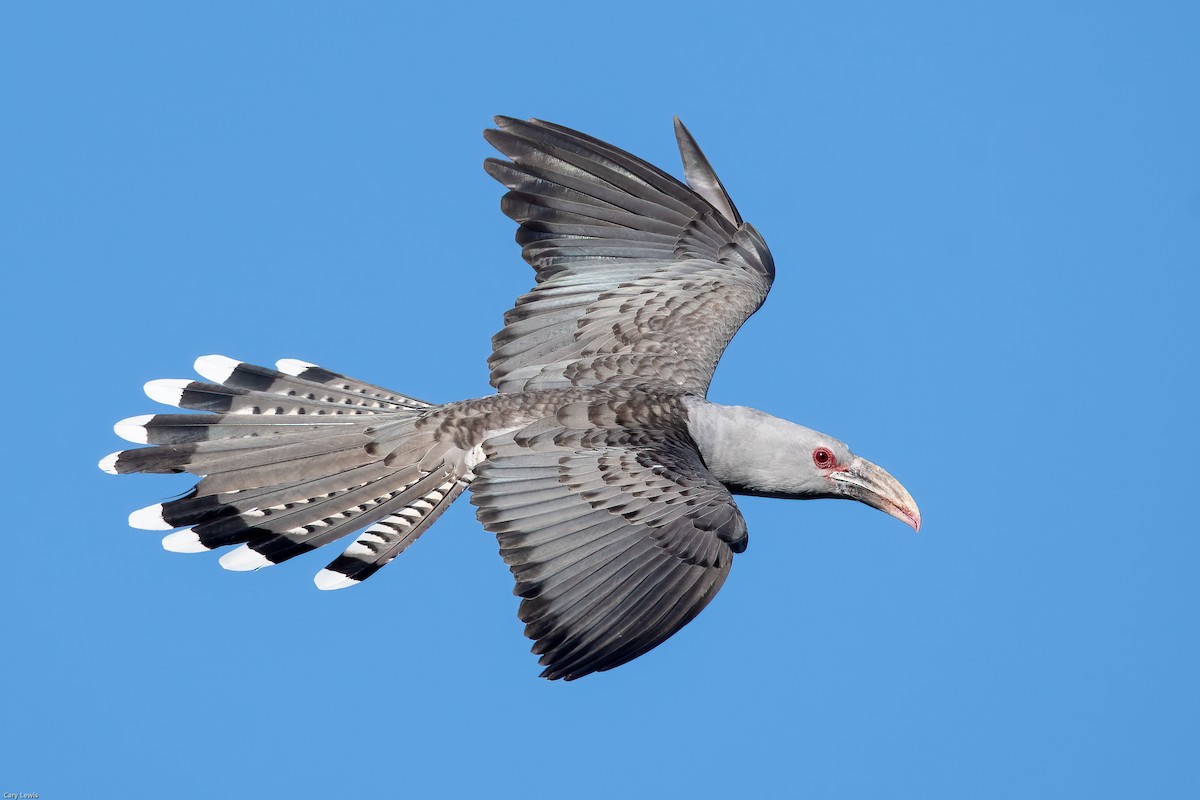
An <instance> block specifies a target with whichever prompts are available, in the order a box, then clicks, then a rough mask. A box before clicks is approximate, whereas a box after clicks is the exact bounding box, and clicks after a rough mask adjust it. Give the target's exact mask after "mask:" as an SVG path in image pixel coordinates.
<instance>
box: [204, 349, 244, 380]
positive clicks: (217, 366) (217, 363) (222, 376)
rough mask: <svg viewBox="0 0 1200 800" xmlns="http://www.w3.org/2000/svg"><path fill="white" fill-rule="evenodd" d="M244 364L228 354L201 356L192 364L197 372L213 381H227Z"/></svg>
mask: <svg viewBox="0 0 1200 800" xmlns="http://www.w3.org/2000/svg"><path fill="white" fill-rule="evenodd" d="M241 365H242V362H240V361H236V360H234V359H232V358H229V357H228V356H216V355H214V356H200V357H199V358H197V359H196V363H195V364H193V365H192V367H193V369H195V370H196V372H197V373H199V374H200V375H202V376H203V377H204V378H205V379H207V380H209V381H212V382H213V383H225V381H227V380H228V379H229V376H230V375H232V374H233V372H234V370H236V369H237V368H238V367H240V366H241Z"/></svg>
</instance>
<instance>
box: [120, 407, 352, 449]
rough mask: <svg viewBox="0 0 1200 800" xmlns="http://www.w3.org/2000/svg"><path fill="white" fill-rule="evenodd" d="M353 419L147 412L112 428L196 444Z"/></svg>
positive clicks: (147, 440) (126, 434)
mask: <svg viewBox="0 0 1200 800" xmlns="http://www.w3.org/2000/svg"><path fill="white" fill-rule="evenodd" d="M356 422H357V420H354V419H345V418H340V419H339V418H334V417H327V418H324V419H317V418H314V417H311V416H310V417H308V418H306V419H304V420H291V421H288V422H284V421H282V420H276V419H275V418H274V416H271V417H269V418H268V419H260V418H259V417H258V416H256V415H252V414H145V415H143V416H139V417H130V418H128V419H123V420H121V421H120V422H118V423H117V424H116V425H114V426H113V430H114V431H116V433H117V435H118V436H120V437H121V438H122V439H124V440H125V441H127V442H134V443H135V444H196V443H199V442H212V441H219V440H222V439H240V438H247V437H265V436H287V435H291V434H304V435H309V434H311V433H313V432H316V431H322V430H332V429H335V428H338V427H341V428H343V429H344V428H345V427H346V426H349V425H353V424H355V423H356Z"/></svg>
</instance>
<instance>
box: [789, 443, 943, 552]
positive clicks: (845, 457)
mask: <svg viewBox="0 0 1200 800" xmlns="http://www.w3.org/2000/svg"><path fill="white" fill-rule="evenodd" d="M813 433H817V432H816V431H813ZM822 440H823V441H822ZM813 445H814V446H813V448H812V450H811V453H810V456H811V460H812V468H811V473H812V480H811V481H810V485H815V486H817V487H820V490H824V491H827V492H828V496H830V497H841V498H845V499H847V500H857V501H858V502H860V503H866V504H867V505H869V506H871V507H872V508H877V509H879V510H880V511H882V512H883V513H885V514H890V515H891V516H893V517H895V518H896V519H898V520H900V521H901V522H903V523H905V524H906V525H909V526H911V527H912V529H913V530H914V531H919V530H921V511H920V509H918V508H917V502H916V501H915V500H913V498H912V495H911V494H909V493H908V490H907V489H905V488H904V486H902V485H901V484H900V481H898V480H896V479H895V478H893V477H892V476H891V474H890V473H889V472H888V471H887V470H885V469H883V468H882V467H879V466H877V465H875V464H873V463H871V462H870V461H867V460H866V459H865V458H863V457H862V456H856V455H854V453H852V452H850V448H848V447H846V445H845V444H843V443H842V442H839V441H838V440H837V439H834V438H832V437H829V436H825V435H824V434H819V433H818V434H817V436H816V441H814V442H813Z"/></svg>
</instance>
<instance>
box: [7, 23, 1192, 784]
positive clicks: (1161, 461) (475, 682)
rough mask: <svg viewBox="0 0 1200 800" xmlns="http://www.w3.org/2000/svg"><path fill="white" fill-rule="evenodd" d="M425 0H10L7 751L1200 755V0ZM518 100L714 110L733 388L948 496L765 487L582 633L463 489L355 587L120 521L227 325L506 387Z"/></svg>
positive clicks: (523, 769)
mask: <svg viewBox="0 0 1200 800" xmlns="http://www.w3.org/2000/svg"><path fill="white" fill-rule="evenodd" d="M411 5H412V4H404V5H402V4H399V3H397V4H370V3H360V4H353V6H352V7H350V8H339V9H338V10H330V9H324V8H321V7H319V6H318V5H316V4H310V5H305V4H294V3H289V4H277V5H271V4H254V5H252V6H251V5H248V4H222V3H209V4H203V6H202V7H190V8H185V7H182V6H180V5H176V4H136V3H129V4H122V5H119V6H117V7H115V8H106V9H101V8H100V6H99V4H79V5H70V4H56V5H50V4H40V5H39V6H38V7H37V8H36V9H32V7H31V8H25V9H21V10H14V8H12V7H9V8H7V9H6V10H5V11H4V12H0V17H2V19H0V74H2V75H4V78H3V82H2V83H0V93H2V97H3V105H4V107H5V109H6V113H5V117H6V121H5V122H4V123H3V126H2V127H0V144H2V145H3V152H4V154H5V157H4V162H5V166H4V168H3V189H2V190H0V213H2V214H3V219H4V225H3V226H2V228H0V259H2V263H3V264H4V265H5V275H6V277H5V284H6V289H5V291H4V292H3V298H2V299H0V303H2V304H3V314H2V315H0V325H3V336H4V338H5V340H6V341H7V343H8V348H7V352H8V359H9V362H10V366H12V367H13V369H12V370H10V372H9V373H8V374H9V378H8V381H7V386H6V391H5V392H4V393H3V394H4V399H3V403H4V407H5V418H6V419H7V420H8V425H7V427H6V437H5V455H6V459H7V461H8V464H9V468H8V469H7V470H5V483H6V485H7V486H8V490H7V492H6V493H5V496H6V498H7V499H8V507H9V509H10V510H9V513H8V519H7V524H6V528H7V530H6V531H5V533H4V535H3V537H0V548H2V551H3V561H4V564H5V592H4V595H5V598H6V602H5V603H4V611H3V612H2V618H3V627H4V630H5V632H6V640H7V646H6V648H5V649H6V651H7V652H6V653H5V657H4V658H3V659H2V661H0V663H2V665H3V666H2V667H0V675H2V676H3V685H4V686H5V687H6V688H5V690H4V691H3V692H2V693H0V703H2V706H0V708H2V710H3V719H4V725H3V726H2V728H0V753H2V754H3V755H0V790H3V791H26V792H38V793H40V795H41V797H43V798H60V797H61V798H69V797H89V798H105V797H122V798H128V797H177V798H191V797H197V798H199V797H214V796H221V795H223V794H227V793H236V794H238V795H239V796H283V795H284V794H287V795H290V796H296V797H318V796H325V797H328V796H365V797H373V796H397V795H398V796H406V797H435V796H448V797H468V796H475V797H506V796H514V797H516V796H520V797H528V796H530V795H540V796H559V795H562V796H573V797H614V796H655V795H660V796H682V795H688V796H692V797H706V796H714V797H715V796H763V797H789V796H813V797H850V798H854V797H922V798H939V797H945V798H963V797H972V798H1009V797H1018V796H1019V797H1054V798H1061V797H1087V798H1097V797H1131V796H1139V797H1181V796H1186V795H1194V794H1195V793H1197V792H1198V791H1200V776H1198V774H1197V766H1196V761H1195V754H1196V750H1197V745H1198V743H1200V683H1198V682H1197V679H1196V678H1197V675H1198V674H1200V638H1198V628H1197V624H1196V612H1197V607H1198V606H1197V604H1198V601H1200V589H1198V588H1197V580H1196V577H1195V573H1196V565H1197V563H1198V560H1200V536H1198V534H1197V523H1196V520H1195V515H1194V506H1195V499H1196V497H1197V489H1196V482H1197V479H1198V477H1200V474H1198V472H1200V471H1198V470H1197V466H1196V465H1197V463H1198V461H1197V455H1198V444H1200V435H1198V431H1197V423H1196V413H1195V411H1196V409H1195V406H1196V397H1197V386H1196V361H1197V345H1198V343H1200V335H1198V334H1200V330H1198V327H1200V325H1198V322H1197V316H1198V315H1197V312H1196V297H1197V289H1198V288H1200V287H1198V281H1197V270H1198V268H1200V146H1198V144H1200V105H1198V104H1197V102H1196V77H1197V75H1200V48H1197V47H1196V42H1197V41H1198V40H1200V11H1197V10H1196V9H1197V7H1196V6H1194V5H1192V4H1188V3H1180V2H1175V3H1153V2H1151V3H1139V4H1137V5H1136V7H1135V5H1134V4H1117V3H1058V2H1053V3H1003V4H1001V3H950V2H945V3H904V4H899V3H897V4H892V3H853V2H851V3H839V4H813V3H797V4H787V5H784V4H779V5H775V4H760V3H754V2H744V3H738V4H736V7H735V8H732V9H731V8H730V7H729V6H728V5H727V4H717V3H699V2H697V3H688V4H686V5H684V4H679V3H663V4H655V3H644V2H643V3H630V4H608V5H605V6H603V7H594V6H592V5H591V4H586V5H584V4H581V5H580V6H579V7H578V8H575V7H574V6H572V5H571V4H558V5H553V6H551V5H545V4H526V5H524V6H508V7H505V6H504V5H502V4H470V3H468V4H461V5H458V6H456V7H455V8H453V9H443V10H432V9H433V5H434V4H425V5H419V6H412V7H411V8H410V7H409V6H411ZM418 8H420V9H423V10H418ZM497 113H500V114H507V115H513V116H537V117H541V118H546V119H550V120H554V121H558V122H562V123H564V124H568V125H571V126H573V127H577V128H581V129H583V130H586V131H588V132H589V133H592V134H593V135H596V136H599V137H601V138H604V139H607V140H609V141H612V142H613V143H615V144H617V145H619V146H622V147H625V148H627V149H629V150H631V151H633V152H634V153H636V154H638V155H640V156H642V157H644V158H647V159H649V160H651V161H653V162H654V163H656V164H659V165H662V166H663V167H664V168H666V169H668V170H669V171H672V172H674V173H676V174H678V171H679V170H678V159H677V155H676V153H675V151H674V142H673V138H672V134H671V115H672V114H678V115H680V116H681V117H682V118H683V119H684V121H685V122H686V123H687V124H688V126H689V127H690V128H691V130H692V132H693V133H694V134H695V136H696V137H697V139H698V140H699V142H700V144H701V146H702V147H703V148H704V149H705V151H706V153H707V154H708V156H709V158H710V159H711V161H712V162H713V164H714V165H715V167H716V168H717V171H718V173H719V174H720V176H721V178H722V180H723V181H724V183H725V185H726V187H727V188H728V189H729V191H730V193H731V194H732V196H733V198H734V200H735V201H736V203H737V204H738V206H739V208H740V210H741V211H742V213H743V215H744V216H745V217H746V218H747V219H749V220H751V221H752V222H753V223H754V224H755V225H756V226H757V227H758V228H759V230H760V231H762V233H763V234H764V236H765V237H766V239H767V241H768V242H769V244H770V246H771V249H772V252H773V253H774V256H775V260H776V264H777V267H778V278H777V281H776V283H775V288H774V291H773V293H772V296H771V298H770V300H769V301H768V303H767V305H766V306H765V307H764V308H763V310H762V311H761V312H760V313H759V314H758V315H757V316H755V317H754V318H753V319H752V320H751V321H750V323H748V324H747V326H746V327H745V328H744V329H743V331H742V332H741V333H740V334H739V336H738V338H737V339H736V340H735V341H734V343H733V345H732V346H731V347H730V349H729V350H728V351H727V353H726V358H725V360H724V361H723V363H722V365H721V367H720V368H719V370H718V372H717V377H716V380H715V383H714V385H713V389H712V392H711V394H710V398H711V399H713V400H715V401H718V402H726V403H737V404H745V405H753V406H756V407H759V408H762V409H764V410H766V411H769V412H772V413H775V414H778V415H780V416H785V417H788V418H791V419H794V420H796V421H798V422H801V423H803V424H806V425H809V426H811V427H814V428H817V429H820V430H823V431H826V432H828V433H830V434H833V435H835V436H837V437H839V438H841V439H843V440H845V441H847V442H848V443H849V444H850V445H851V446H852V447H854V448H855V449H856V450H857V451H858V452H859V453H861V454H862V455H864V456H866V457H867V458H870V459H872V460H873V461H876V462H877V463H879V464H881V465H883V466H884V467H886V468H887V469H888V470H890V471H891V472H892V473H893V474H895V475H896V476H897V477H899V478H900V479H901V480H902V481H903V482H904V483H905V485H906V486H907V487H908V488H909V489H910V490H911V492H912V493H913V495H914V496H915V497H916V498H917V500H918V502H919V503H920V505H921V510H922V513H923V515H924V519H925V525H924V528H923V529H922V531H921V533H920V535H919V536H914V535H913V534H912V533H911V531H909V530H908V529H907V528H905V527H904V526H903V525H901V524H899V523H897V522H896V521H895V520H893V519H890V518H889V517H886V516H884V515H883V514H879V513H878V512H874V511H872V510H870V509H868V508H866V507H862V506H858V505H855V504H850V503H834V502H831V501H821V502H808V503H798V502H790V503H789V502H784V501H778V500H766V499H753V498H748V499H745V500H744V501H742V502H741V503H740V505H741V508H742V510H743V513H744V514H745V516H746V519H747V521H748V524H749V527H750V532H751V543H750V548H749V550H748V551H747V552H746V553H745V554H744V555H742V556H739V557H738V559H737V562H736V565H735V567H734V569H733V573H732V575H731V577H730V580H729V581H728V582H727V584H726V586H725V588H724V589H723V590H722V592H721V594H720V595H719V596H718V598H717V599H716V600H715V601H714V602H713V604H712V605H711V606H710V607H709V608H708V609H707V610H706V611H705V612H704V613H703V614H702V615H701V616H700V617H699V618H698V619H697V620H696V621H695V622H693V623H692V624H691V625H690V626H688V627H687V628H686V629H685V630H684V631H683V632H682V633H680V634H679V635H677V636H676V637H675V638H673V639H672V640H671V641H669V642H668V643H667V644H665V645H664V646H662V647H660V648H659V649H658V650H656V651H654V652H653V653H651V654H649V655H647V656H645V657H643V658H641V659H639V660H638V661H636V662H634V663H632V664H629V665H627V666H625V667H622V668H620V669H618V670H616V671H614V672H610V673H606V674H602V675H597V676H593V677H590V678H587V679H584V680H581V681H577V682H575V683H572V684H562V683H549V682H546V681H542V680H539V679H538V678H537V677H536V675H537V672H538V669H537V667H536V664H535V658H534V657H533V656H531V655H530V654H529V653H528V646H529V643H528V642H527V641H526V640H525V639H524V638H523V637H522V635H521V624H520V623H519V622H518V621H517V619H516V607H517V599H516V598H514V597H512V596H511V582H510V576H509V574H508V571H507V569H506V568H505V566H504V565H503V563H502V562H501V561H500V559H499V558H498V557H497V555H496V552H495V551H496V546H495V541H494V539H493V538H492V537H491V536H490V535H489V534H487V533H486V532H484V531H483V529H482V528H481V527H480V526H479V525H478V524H477V523H476V522H475V520H474V518H473V514H472V510H473V509H472V508H471V507H470V506H469V505H468V504H466V503H460V504H459V505H457V506H456V507H455V508H454V509H452V511H451V512H450V513H449V514H447V515H446V516H445V517H444V518H443V520H442V521H440V522H439V523H438V524H437V526H436V527H435V528H434V529H433V531H431V532H430V533H429V534H428V535H427V536H426V537H425V538H423V539H422V540H421V542H420V544H419V545H417V546H415V547H414V548H413V549H412V550H410V551H409V552H408V553H406V554H405V555H404V556H403V558H401V559H399V560H398V561H396V562H394V563H393V564H391V565H389V566H388V567H387V569H385V570H384V571H382V572H381V573H380V574H379V575H378V576H376V577H375V578H373V579H371V580H370V581H368V582H366V583H364V584H363V585H362V586H360V587H357V588H356V589H353V590H349V591H345V592H334V593H323V592H318V591H316V589H315V588H314V587H313V585H312V583H311V580H310V579H311V575H312V574H313V573H314V572H315V571H316V570H318V569H319V568H320V567H322V566H324V564H325V563H326V562H327V561H328V560H329V557H328V556H329V554H326V553H320V554H313V555H312V556H311V557H308V558H301V559H297V560H296V561H294V562H291V563H289V564H287V565H284V566H281V567H278V568H275V569H271V570H265V571H262V572H259V573H256V574H251V575H245V574H234V573H228V572H225V571H223V570H221V569H220V568H219V567H218V566H217V563H216V557H215V556H182V555H176V554H172V553H165V552H163V551H162V549H161V548H160V546H159V544H158V537H157V536H156V535H155V534H153V533H147V532H141V531H134V530H131V529H129V528H127V527H126V525H125V519H126V515H127V514H128V512H129V511H131V510H133V509H135V508H139V507H141V506H144V505H147V504H150V503H153V502H156V501H158V500H161V499H164V498H166V497H169V496H170V495H172V494H174V493H176V492H179V491H182V490H183V489H184V488H185V486H186V483H185V482H184V481H182V480H173V479H172V477H166V476H131V477H127V478H120V479H118V478H113V477H111V476H108V475H104V474H102V473H101V472H99V471H98V470H97V469H96V468H95V462H96V460H97V459H98V458H99V457H100V456H102V455H104V454H106V453H108V452H110V451H112V450H115V449H117V448H118V447H120V444H121V443H120V440H118V439H117V438H116V436H114V435H113V433H112V431H111V425H112V423H113V422H114V421H116V420H118V419H120V418H123V417H126V416H131V415H135V414H144V413H151V412H153V411H154V410H155V409H156V406H155V405H154V404H153V403H152V402H151V401H150V400H148V399H146V398H145V397H144V396H143V395H142V394H141V385H142V383H144V382H145V381H147V380H149V379H152V378H160V377H186V376H188V375H190V374H191V372H190V367H191V363H192V360H193V359H194V358H195V357H196V356H199V355H203V354H207V353H224V354H227V355H230V356H233V357H236V358H239V359H243V360H247V361H253V362H258V363H268V364H269V363H272V362H273V361H274V360H275V359H277V358H282V357H293V358H302V359H306V360H309V361H314V362H317V363H320V364H322V365H324V366H327V367H330V368H332V369H336V370H339V371H342V372H345V373H347V374H350V375H354V376H356V377H361V378H363V379H368V380H372V381H375V382H377V383H380V384H383V385H386V386H390V387H393V388H395V389H397V390H400V391H404V392H408V393H411V394H413V395H415V396H418V397H422V398H427V399H430V400H435V401H442V400H454V399H459V398H463V397H468V396H475V395H479V394H483V393H486V392H487V391H488V386H487V380H486V379H487V371H486V367H485V361H486V358H487V355H488V351H489V338H490V336H491V335H492V333H494V332H495V330H496V329H497V328H498V326H499V324H500V315H501V314H502V313H503V311H504V310H505V309H506V308H508V307H509V304H510V303H511V301H512V299H513V298H514V297H515V296H516V295H517V294H519V293H520V292H522V291H524V290H525V289H527V288H528V287H529V285H530V281H531V272H530V271H529V269H528V267H526V266H525V265H524V263H523V262H522V261H521V260H520V258H519V255H518V251H517V248H516V246H515V245H514V244H513V243H512V241H511V240H512V234H513V226H512V224H511V222H510V221H509V220H507V219H506V218H504V217H503V216H502V215H501V214H500V212H499V211H498V209H497V206H498V201H499V197H500V194H501V190H500V188H499V187H498V186H497V185H496V184H494V182H493V181H492V180H491V179H490V178H488V177H487V176H486V175H485V174H484V172H483V170H482V169H481V168H480V164H481V162H482V160H483V159H484V158H485V157H487V156H488V155H490V151H489V148H488V146H487V144H486V143H485V142H484V141H483V139H482V137H481V136H480V132H481V130H482V129H483V128H484V127H486V126H487V125H488V124H489V121H490V117H491V115H492V114H497ZM431 365H432V366H431Z"/></svg>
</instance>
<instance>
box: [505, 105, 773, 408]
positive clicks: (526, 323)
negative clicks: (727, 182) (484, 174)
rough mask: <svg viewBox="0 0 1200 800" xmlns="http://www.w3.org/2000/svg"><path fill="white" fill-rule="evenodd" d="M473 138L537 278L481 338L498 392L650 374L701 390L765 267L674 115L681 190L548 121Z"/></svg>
mask: <svg viewBox="0 0 1200 800" xmlns="http://www.w3.org/2000/svg"><path fill="white" fill-rule="evenodd" d="M496 124H497V125H498V126H499V130H489V131H487V132H486V133H485V134H484V135H485V136H486V137H487V140H488V141H489V142H491V143H492V145H494V146H495V147H496V149H498V150H500V151H501V152H502V153H504V154H505V155H506V156H508V157H509V158H510V159H512V160H511V162H510V161H500V160H497V159H488V161H487V162H486V165H485V167H486V169H487V171H488V173H489V174H490V175H492V176H493V177H494V178H496V180H498V181H500V182H501V183H503V184H504V185H505V186H507V187H508V188H509V190H510V191H509V192H508V193H507V194H506V195H505V196H504V199H503V200H502V201H501V208H502V209H503V211H504V213H505V214H507V215H508V216H510V217H512V218H513V219H514V220H516V221H517V222H519V223H520V224H521V227H520V228H519V229H518V231H517V242H519V243H520V244H521V245H523V250H522V255H523V256H524V257H525V260H526V261H528V262H529V263H530V264H531V265H532V266H533V267H534V269H535V270H537V286H535V287H534V288H533V289H532V290H531V291H529V292H528V293H527V294H525V295H522V296H521V297H520V298H518V299H517V304H516V306H515V307H514V308H512V310H510V311H509V312H508V313H506V314H505V315H504V323H505V327H504V329H503V330H501V331H500V333H498V334H496V336H495V337H494V338H493V339H492V356H491V358H490V359H489V360H488V364H489V366H490V367H491V370H492V373H491V382H492V385H493V386H495V387H496V389H498V390H499V391H501V392H518V391H523V390H527V389H544V388H551V387H557V386H594V385H599V384H608V385H612V384H614V383H623V382H630V383H645V382H646V381H649V380H662V381H669V382H671V383H674V384H677V385H679V386H681V387H682V388H683V389H685V390H686V391H689V392H692V393H694V394H698V395H701V396H703V395H704V394H705V393H706V392H707V391H708V384H709V381H710V380H711V379H712V374H713V370H714V369H715V368H716V365H717V360H718V359H719V358H720V357H721V353H722V352H723V351H724V350H725V346H726V345H727V344H728V343H729V340H730V339H731V338H733V335H734V333H736V332H737V330H738V328H740V327H741V326H742V323H743V322H745V321H746V319H747V318H748V317H749V316H750V315H751V314H753V313H754V312H755V311H756V310H757V309H758V307H759V306H760V305H762V303H763V300H765V299H766V296H767V292H768V291H769V290H770V288H771V281H772V280H773V279H774V276H775V266H774V262H773V261H772V259H771V253H770V251H769V250H768V249H767V246H766V244H765V243H764V242H763V240H762V237H761V236H759V234H758V231H756V230H754V228H753V227H752V226H750V225H749V224H747V223H743V222H742V219H741V216H740V215H739V214H738V212H737V209H736V208H734V206H733V203H732V202H731V201H730V199H729V197H728V195H727V194H726V193H725V189H724V188H723V187H722V186H721V182H720V180H718V178H717V176H716V174H715V173H714V172H713V170H712V167H710V166H709V164H708V161H707V160H705V158H704V155H703V154H702V153H701V152H700V149H699V147H697V146H696V143H695V141H694V140H693V139H692V137H691V135H690V134H689V133H688V132H687V129H686V128H684V127H683V124H682V123H680V122H679V120H678V119H676V120H675V133H676V137H677V139H678V141H679V149H680V153H681V154H682V156H683V163H684V172H685V174H686V176H687V181H688V184H689V185H690V187H691V188H689V186H685V185H684V184H682V183H680V182H679V181H678V180H676V179H675V178H673V177H671V176H670V175H667V174H666V173H665V172H662V171H661V170H659V169H658V168H656V167H653V166H651V165H650V164H647V163H646V162H645V161H642V160H641V159H639V158H635V157H634V156H632V155H630V154H629V153H626V152H624V151H622V150H618V149H617V148H615V147H613V146H612V145H608V144H605V143H604V142H601V141H599V140H597V139H593V138H591V137H590V136H586V135H584V134H581V133H578V132H576V131H573V130H570V129H569V128H564V127H561V126H558V125H552V124H550V123H548V122H541V121H538V120H531V121H529V122H522V121H520V120H515V119H509V118H506V117H497V118H496Z"/></svg>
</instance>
